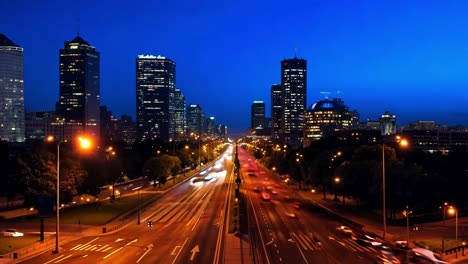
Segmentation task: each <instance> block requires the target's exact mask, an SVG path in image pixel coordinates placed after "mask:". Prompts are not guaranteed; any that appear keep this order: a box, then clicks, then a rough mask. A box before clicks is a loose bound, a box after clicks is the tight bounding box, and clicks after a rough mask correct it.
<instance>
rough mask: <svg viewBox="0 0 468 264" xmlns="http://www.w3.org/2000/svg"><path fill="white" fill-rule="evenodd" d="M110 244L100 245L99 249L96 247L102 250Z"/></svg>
mask: <svg viewBox="0 0 468 264" xmlns="http://www.w3.org/2000/svg"><path fill="white" fill-rule="evenodd" d="M108 245H109V244H105V245H104V246H100V247H99V248H98V249H96V251H101V250H103V249H105V248H106V247H107V246H108Z"/></svg>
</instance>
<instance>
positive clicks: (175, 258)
mask: <svg viewBox="0 0 468 264" xmlns="http://www.w3.org/2000/svg"><path fill="white" fill-rule="evenodd" d="M188 239H189V238H188V237H187V239H185V241H184V243H183V244H182V247H180V250H179V252H178V253H177V255H176V256H175V257H174V260H173V261H172V264H174V263H175V262H176V260H177V257H179V254H180V252H182V249H183V248H184V246H185V244H186V243H187V241H188Z"/></svg>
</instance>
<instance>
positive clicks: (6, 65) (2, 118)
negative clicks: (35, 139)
mask: <svg viewBox="0 0 468 264" xmlns="http://www.w3.org/2000/svg"><path fill="white" fill-rule="evenodd" d="M0 140H7V141H11V142H23V141H24V140H25V127H24V65H23V48H21V47H20V46H18V45H16V44H15V43H13V41H11V40H10V39H8V38H7V37H6V36H5V35H3V34H0Z"/></svg>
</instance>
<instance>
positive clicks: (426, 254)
mask: <svg viewBox="0 0 468 264" xmlns="http://www.w3.org/2000/svg"><path fill="white" fill-rule="evenodd" d="M412 251H413V253H414V255H416V256H418V257H421V258H424V259H427V260H430V261H431V262H432V263H435V264H446V263H448V262H446V261H443V260H440V259H439V258H437V257H436V256H435V255H434V252H432V251H430V250H429V249H425V248H413V249H412ZM416 259H417V258H416Z"/></svg>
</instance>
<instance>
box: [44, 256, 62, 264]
mask: <svg viewBox="0 0 468 264" xmlns="http://www.w3.org/2000/svg"><path fill="white" fill-rule="evenodd" d="M63 257H65V255H61V256H58V257H56V258H54V259H51V260H49V261H47V262H46V263H44V264H49V263H51V262H54V261H56V260H58V259H61V258H63Z"/></svg>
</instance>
